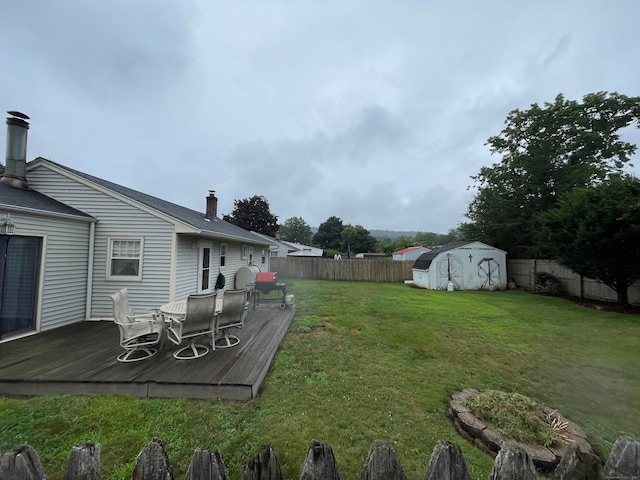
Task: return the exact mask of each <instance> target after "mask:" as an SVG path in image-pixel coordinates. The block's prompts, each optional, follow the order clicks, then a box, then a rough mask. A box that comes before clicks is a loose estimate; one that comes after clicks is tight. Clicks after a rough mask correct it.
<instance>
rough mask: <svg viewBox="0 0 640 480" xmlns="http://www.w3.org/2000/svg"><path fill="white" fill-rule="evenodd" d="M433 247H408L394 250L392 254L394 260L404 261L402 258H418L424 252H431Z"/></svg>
mask: <svg viewBox="0 0 640 480" xmlns="http://www.w3.org/2000/svg"><path fill="white" fill-rule="evenodd" d="M430 251H431V249H430V248H427V247H421V246H417V247H407V248H403V249H402V250H397V251H395V252H393V253H392V254H391V255H392V256H393V259H394V260H398V261H402V260H417V259H418V257H419V256H420V255H422V254H423V253H427V252H430Z"/></svg>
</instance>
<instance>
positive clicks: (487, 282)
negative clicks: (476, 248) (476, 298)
mask: <svg viewBox="0 0 640 480" xmlns="http://www.w3.org/2000/svg"><path fill="white" fill-rule="evenodd" d="M478 277H480V282H481V284H480V288H482V289H485V288H486V289H489V288H490V287H497V286H498V285H499V284H500V264H498V262H496V261H495V260H494V259H493V258H483V259H482V260H480V261H479V262H478Z"/></svg>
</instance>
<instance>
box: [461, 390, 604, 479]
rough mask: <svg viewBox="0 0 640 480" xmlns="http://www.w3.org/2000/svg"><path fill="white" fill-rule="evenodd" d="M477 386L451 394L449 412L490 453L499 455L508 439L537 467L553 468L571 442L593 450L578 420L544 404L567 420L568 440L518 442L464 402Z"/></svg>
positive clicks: (549, 412) (560, 419)
mask: <svg viewBox="0 0 640 480" xmlns="http://www.w3.org/2000/svg"><path fill="white" fill-rule="evenodd" d="M481 391H482V390H478V389H475V388H465V389H464V390H461V391H459V392H456V393H454V394H453V395H451V399H450V401H449V416H450V417H451V419H452V420H453V424H454V426H455V428H456V430H457V431H458V433H459V434H460V435H461V436H462V437H463V438H465V439H466V440H468V441H469V442H471V443H472V444H473V445H475V446H477V447H478V448H480V449H481V450H483V451H484V452H486V453H489V454H490V455H492V456H493V457H495V456H496V455H497V454H498V452H499V451H500V448H501V447H502V445H503V444H504V443H505V442H508V443H510V444H513V445H516V446H518V447H519V448H522V449H523V450H524V451H525V452H527V454H528V455H529V456H530V457H531V459H532V460H533V463H534V465H535V466H536V467H538V468H540V469H542V470H546V471H551V470H553V469H555V467H556V466H557V465H558V463H560V460H561V459H562V457H563V456H564V455H565V454H566V453H567V450H568V449H569V447H570V446H571V445H575V446H576V447H577V448H578V450H579V451H580V452H582V453H588V454H593V449H592V448H591V444H590V443H589V442H588V441H587V435H586V433H585V432H584V431H583V430H582V429H581V428H580V427H579V426H578V425H576V424H575V423H573V422H572V421H570V420H567V419H566V418H565V417H564V416H562V415H561V414H560V413H559V412H558V411H557V410H553V409H551V408H549V407H547V406H544V405H541V409H542V411H543V412H544V413H545V414H546V415H548V416H549V417H550V418H551V419H553V420H557V421H558V422H562V423H565V422H566V425H567V427H566V428H565V429H563V431H562V435H563V436H564V437H565V438H567V439H568V440H569V441H568V442H554V443H553V444H552V445H551V446H549V447H545V446H544V445H531V444H526V443H522V442H516V441H515V440H513V439H510V438H502V437H501V435H500V434H498V433H497V432H496V431H495V430H493V429H492V428H490V427H489V426H488V425H487V424H486V423H485V422H483V421H482V420H480V419H479V418H478V417H476V416H475V415H474V414H473V413H472V412H471V410H470V409H469V408H468V407H465V406H464V400H465V399H467V398H468V397H469V396H470V395H472V394H474V393H478V392H481Z"/></svg>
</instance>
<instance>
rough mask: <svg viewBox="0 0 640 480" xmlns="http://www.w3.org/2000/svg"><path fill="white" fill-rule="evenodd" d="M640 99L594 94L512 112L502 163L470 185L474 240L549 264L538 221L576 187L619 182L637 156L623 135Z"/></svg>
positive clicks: (496, 149) (497, 147)
mask: <svg viewBox="0 0 640 480" xmlns="http://www.w3.org/2000/svg"><path fill="white" fill-rule="evenodd" d="M639 116H640V97H627V96H624V95H619V94H617V93H607V92H599V93H591V94H588V95H585V96H584V97H583V100H582V102H581V103H580V102H577V101H573V100H565V99H564V97H563V96H562V95H558V96H557V97H556V99H555V102H554V103H545V104H544V106H542V107H540V106H539V105H537V104H533V105H531V108H530V109H529V110H524V111H521V110H513V111H512V112H510V113H509V114H508V116H507V119H506V120H505V124H506V127H505V128H504V129H503V130H502V132H500V134H498V135H496V136H493V137H490V138H489V139H488V141H487V144H488V145H489V146H490V150H491V153H492V154H494V153H496V154H499V155H501V156H502V160H501V161H500V162H499V163H495V164H493V165H492V166H491V167H483V168H481V169H480V172H479V173H478V174H477V175H475V176H472V177H471V178H472V179H473V180H474V181H475V183H476V188H477V190H478V191H477V193H476V195H475V197H474V199H473V200H472V201H471V203H470V204H469V207H468V210H467V217H469V218H470V219H471V220H472V222H473V223H474V226H475V228H474V229H473V230H474V231H476V232H478V233H479V238H477V240H482V241H484V242H487V243H490V244H492V245H494V246H496V247H498V248H502V249H504V250H506V251H508V252H509V254H510V255H512V256H514V257H526V256H545V254H546V253H547V252H546V251H545V248H544V244H543V243H541V242H539V237H538V235H537V233H538V232H539V230H540V223H539V220H538V218H537V216H536V215H537V214H538V213H540V212H546V211H548V210H549V209H551V208H553V207H555V205H556V202H557V200H558V198H559V197H560V196H561V195H562V194H563V193H566V192H569V191H571V190H572V189H573V188H574V187H587V186H594V185H597V184H598V183H600V182H602V181H604V180H606V179H607V178H609V177H611V176H612V175H619V174H621V173H622V169H623V167H624V166H625V164H627V163H628V162H629V159H630V157H631V155H633V154H634V153H635V150H636V146H635V145H634V144H631V143H628V142H624V141H622V140H621V139H620V136H619V131H620V130H621V129H623V128H625V127H627V126H630V125H635V126H639Z"/></svg>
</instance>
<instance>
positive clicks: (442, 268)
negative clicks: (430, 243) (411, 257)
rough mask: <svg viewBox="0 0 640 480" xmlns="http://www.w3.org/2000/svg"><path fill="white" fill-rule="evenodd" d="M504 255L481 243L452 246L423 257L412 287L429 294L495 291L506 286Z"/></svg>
mask: <svg viewBox="0 0 640 480" xmlns="http://www.w3.org/2000/svg"><path fill="white" fill-rule="evenodd" d="M506 255H507V254H506V252H505V251H504V250H500V249H498V248H495V247H492V246H490V245H487V244H484V243H482V242H455V243H450V244H448V245H444V246H442V247H438V248H434V249H433V250H431V251H430V252H426V253H423V254H422V255H420V256H419V257H418V259H417V260H416V261H415V263H414V265H413V269H412V271H413V284H414V285H415V286H417V287H421V288H428V289H430V290H448V289H451V288H453V289H454V290H495V289H500V290H501V289H504V288H506V286H507V259H506Z"/></svg>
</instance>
